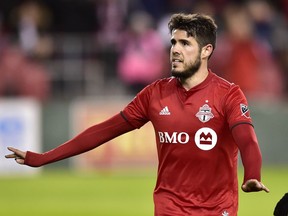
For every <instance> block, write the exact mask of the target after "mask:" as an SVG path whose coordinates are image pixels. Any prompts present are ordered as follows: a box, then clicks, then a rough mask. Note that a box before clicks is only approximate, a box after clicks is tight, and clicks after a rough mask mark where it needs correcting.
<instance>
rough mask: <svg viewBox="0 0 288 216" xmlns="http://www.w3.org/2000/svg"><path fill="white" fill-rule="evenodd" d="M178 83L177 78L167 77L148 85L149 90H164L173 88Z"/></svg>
mask: <svg viewBox="0 0 288 216" xmlns="http://www.w3.org/2000/svg"><path fill="white" fill-rule="evenodd" d="M176 83H177V80H176V78H175V77H165V78H161V79H158V80H156V81H154V82H152V83H151V84H150V85H148V88H149V89H156V88H158V89H163V88H167V87H168V88H169V87H171V86H175V84H176Z"/></svg>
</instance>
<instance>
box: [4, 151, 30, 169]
mask: <svg viewBox="0 0 288 216" xmlns="http://www.w3.org/2000/svg"><path fill="white" fill-rule="evenodd" d="M8 150H9V151H11V152H13V154H8V155H5V158H14V159H15V161H16V162H17V163H18V164H22V165H23V164H24V160H25V157H26V152H23V151H20V150H19V149H16V148H12V147H8Z"/></svg>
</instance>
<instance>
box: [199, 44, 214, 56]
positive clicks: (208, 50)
mask: <svg viewBox="0 0 288 216" xmlns="http://www.w3.org/2000/svg"><path fill="white" fill-rule="evenodd" d="M213 49H214V48H213V46H212V44H207V45H206V46H204V47H203V48H202V53H201V54H202V58H209V56H210V55H211V54H212V52H213Z"/></svg>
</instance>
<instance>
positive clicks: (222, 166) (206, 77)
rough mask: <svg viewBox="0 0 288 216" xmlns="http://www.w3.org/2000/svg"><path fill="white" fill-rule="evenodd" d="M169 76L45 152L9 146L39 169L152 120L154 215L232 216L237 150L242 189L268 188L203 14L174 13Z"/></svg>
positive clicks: (242, 102) (245, 116)
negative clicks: (215, 58) (214, 59)
mask: <svg viewBox="0 0 288 216" xmlns="http://www.w3.org/2000/svg"><path fill="white" fill-rule="evenodd" d="M168 27H169V30H170V33H171V51H170V61H171V70H172V77H169V78H164V79H161V80H157V81H155V82H154V83H152V84H150V85H148V86H147V87H146V88H144V89H143V90H142V91H141V92H140V93H138V94H137V96H136V97H135V98H134V99H133V100H132V101H131V102H130V103H129V104H128V105H127V106H126V107H125V108H124V110H122V111H121V112H120V113H119V114H116V115H115V116H113V117H111V118H110V119H108V120H106V121H104V122H102V123H100V124H96V125H94V126H92V127H90V128H88V129H86V130H85V131H83V132H82V133H80V134H79V135H77V136H76V137H75V138H73V139H71V140H69V141H67V142H66V143H64V144H62V145H60V146H59V147H56V148H55V149H52V150H51V151H48V152H45V153H43V154H39V153H35V152H31V151H27V152H24V151H20V150H18V149H15V148H12V147H9V148H8V149H9V150H10V151H12V152H13V153H12V154H9V155H6V157H7V158H15V160H16V162H17V163H19V164H26V165H29V166H33V167H39V166H42V165H45V164H48V163H52V162H55V161H58V160H61V159H64V158H68V157H71V156H74V155H77V154H80V153H83V152H86V151H89V150H91V149H93V148H96V147H97V146H99V145H101V144H103V143H105V142H107V141H109V140H111V139H113V138H115V137H117V136H119V135H121V134H123V133H126V132H128V131H131V130H134V129H136V128H140V127H142V126H143V125H144V124H145V123H147V122H148V121H151V122H152V124H153V126H154V130H155V135H156V144H157V151H158V159H159V164H158V176H157V182H156V186H155V190H154V204H155V210H154V211H155V215H156V216H164V215H165V216H175V215H181V216H182V215H197V216H207V215H209V216H235V215H237V210H238V182H237V156H238V151H240V154H241V159H242V163H243V165H244V179H243V184H242V186H241V188H242V190H243V191H244V192H256V191H262V190H263V191H266V192H269V189H268V188H266V187H265V186H264V185H263V184H262V183H261V163H262V157H261V152H260V149H259V146H258V141H257V137H256V134H255V131H254V129H253V126H252V119H251V117H250V115H249V109H248V105H247V100H246V98H245V96H244V95H243V93H242V91H241V90H240V88H239V86H237V85H235V84H233V83H230V82H228V81H226V80H224V79H222V78H220V77H218V76H217V75H216V74H214V73H213V72H212V71H211V70H210V69H208V59H209V58H210V56H211V55H212V52H213V50H214V48H215V43H216V30H217V26H216V24H215V22H214V20H213V19H212V18H211V17H209V16H206V15H202V14H174V15H172V17H171V19H170V21H169V24H168Z"/></svg>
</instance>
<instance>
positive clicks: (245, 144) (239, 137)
mask: <svg viewBox="0 0 288 216" xmlns="http://www.w3.org/2000/svg"><path fill="white" fill-rule="evenodd" d="M232 135H233V138H234V140H235V142H236V144H237V145H238V148H239V150H240V154H241V159H242V163H243V166H244V181H243V183H244V182H246V181H247V180H249V179H257V180H258V181H261V173H260V171H261V165H262V155H261V152H260V149H259V146H258V141H257V137H256V134H255V131H254V128H253V127H252V125H250V124H239V125H237V126H235V127H234V128H233V130H232Z"/></svg>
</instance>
